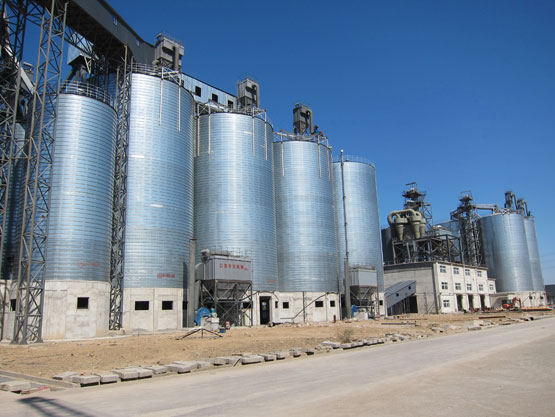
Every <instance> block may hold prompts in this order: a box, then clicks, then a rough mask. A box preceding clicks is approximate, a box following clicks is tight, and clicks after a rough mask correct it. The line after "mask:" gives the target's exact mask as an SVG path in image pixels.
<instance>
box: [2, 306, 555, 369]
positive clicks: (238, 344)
mask: <svg viewBox="0 0 555 417" xmlns="http://www.w3.org/2000/svg"><path fill="white" fill-rule="evenodd" d="M542 314H553V313H543V312H529V313H522V312H501V313H490V314H487V313H480V314H454V315H453V314H451V315H419V314H411V315H404V316H396V317H390V318H388V319H379V320H375V321H374V320H370V321H358V322H357V321H352V322H338V323H310V324H308V323H307V324H298V325H290V324H288V325H279V326H274V327H267V326H257V327H251V328H232V329H231V330H229V331H228V332H226V333H225V334H224V335H223V337H220V338H212V337H206V336H205V337H204V338H200V336H198V335H199V333H197V334H195V335H193V336H189V337H187V338H185V339H178V338H179V336H182V335H183V334H185V333H186V331H185V330H183V331H179V332H173V333H162V334H160V333H158V334H136V333H135V334H132V335H120V334H117V335H113V336H111V337H106V338H98V339H87V340H78V341H55V342H45V343H41V344H34V345H27V346H19V345H11V344H9V343H6V342H3V343H1V344H0V369H3V370H7V371H12V372H20V373H23V374H27V375H35V376H41V377H47V378H48V377H52V376H54V375H56V374H58V373H61V372H64V371H75V372H91V371H100V370H109V369H115V368H121V367H125V366H140V365H155V364H162V365H166V364H169V363H171V362H173V361H176V360H199V359H210V358H214V357H217V356H229V355H233V354H240V353H268V352H272V351H279V350H288V349H292V348H314V347H315V346H316V345H318V344H319V343H321V342H323V341H325V340H331V341H337V342H344V341H349V340H348V339H352V340H357V339H365V338H375V337H384V336H386V335H387V334H392V333H393V334H402V335H408V336H410V337H412V338H414V337H419V336H420V337H430V336H437V335H440V334H450V333H457V332H463V331H467V326H468V325H471V324H473V323H474V320H483V321H484V322H485V324H488V323H489V322H491V323H493V324H498V323H500V322H503V321H507V320H509V319H518V318H524V317H526V318H528V317H530V316H538V315H542ZM495 316H503V317H495ZM480 317H487V318H482V319H480ZM401 323H404V324H401ZM432 328H436V330H435V331H434V330H432ZM437 328H442V329H443V332H442V333H439V332H438V331H437Z"/></svg>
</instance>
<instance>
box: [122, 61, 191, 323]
mask: <svg viewBox="0 0 555 417" xmlns="http://www.w3.org/2000/svg"><path fill="white" fill-rule="evenodd" d="M180 83H181V80H180V77H179V74H178V73H176V72H174V71H169V70H167V69H163V68H157V67H150V66H134V68H133V74H132V75H131V92H130V110H129V113H130V119H129V150H128V172H127V208H126V222H125V224H126V228H125V251H124V260H125V264H124V278H123V286H124V305H125V306H124V310H139V309H141V310H142V309H144V310H150V313H149V314H150V316H149V318H145V320H144V321H143V320H142V319H141V318H139V319H137V320H136V321H134V320H133V319H131V321H125V317H124V326H126V327H132V328H147V329H154V328H157V327H158V325H157V324H156V323H155V322H153V321H152V320H153V319H152V311H154V309H155V308H156V309H157V310H158V309H160V308H159V307H157V302H158V301H164V300H160V299H159V298H157V297H159V296H160V297H162V294H164V296H165V295H168V297H169V298H168V302H170V303H171V304H167V305H168V306H169V305H171V309H169V311H170V312H171V311H174V312H175V311H178V310H180V309H181V305H180V303H179V301H178V300H179V299H180V298H179V297H182V295H183V288H184V276H185V273H186V263H188V260H189V248H188V245H189V240H190V239H191V238H192V236H193V114H194V100H193V97H192V95H191V94H190V93H189V92H188V91H186V90H185V89H184V88H183V87H181V86H180ZM159 289H167V290H168V291H166V292H160V293H159V294H158V293H156V291H155V290H159ZM170 289H171V291H170ZM143 290H144V291H143ZM126 294H127V295H126ZM135 298H136V299H135ZM162 298H163V297H162ZM137 300H140V301H141V302H142V301H143V300H144V301H145V303H146V304H141V306H140V307H138V305H135V306H133V304H132V303H133V302H135V303H136V302H137ZM174 301H175V303H174ZM149 302H152V305H150V304H148V303H149ZM126 303H130V304H126ZM176 304H177V306H176ZM168 308H169V307H168ZM133 313H134V311H133ZM168 314H169V313H168ZM124 315H125V313H124ZM175 316H176V317H177V315H175ZM176 317H174V318H173V319H175V320H177V318H176ZM173 319H172V320H173ZM172 320H169V321H168V324H167V325H166V326H168V328H169V327H175V326H176V325H178V324H176V323H177V322H175V323H174V322H173V321H172Z"/></svg>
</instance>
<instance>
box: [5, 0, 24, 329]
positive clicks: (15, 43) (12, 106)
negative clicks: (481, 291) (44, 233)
mask: <svg viewBox="0 0 555 417" xmlns="http://www.w3.org/2000/svg"><path fill="white" fill-rule="evenodd" d="M0 13H1V14H2V15H1V16H0V21H1V23H2V27H0V31H1V32H0V147H1V149H0V152H1V155H0V278H1V280H2V286H3V288H2V291H1V292H0V303H1V305H0V340H1V339H3V338H4V325H5V311H6V308H7V305H6V303H7V302H8V299H7V294H8V288H7V287H8V282H9V281H8V271H7V270H6V266H5V264H4V260H5V258H6V255H7V254H6V239H7V236H6V233H5V231H6V226H7V218H8V205H9V191H10V184H11V175H12V170H13V155H14V152H16V150H15V149H14V147H15V146H16V144H15V125H16V123H17V119H18V117H23V116H25V115H23V114H19V115H18V106H19V100H20V98H19V94H20V91H21V88H20V86H21V71H22V68H21V61H22V56H23V43H24V38H25V25H26V22H27V2H26V1H25V2H13V1H5V0H3V1H2V9H1V10H0Z"/></svg>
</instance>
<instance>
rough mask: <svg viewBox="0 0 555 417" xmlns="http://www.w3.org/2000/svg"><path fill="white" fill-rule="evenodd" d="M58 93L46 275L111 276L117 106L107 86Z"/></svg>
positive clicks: (59, 277)
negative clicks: (113, 102)
mask: <svg viewBox="0 0 555 417" xmlns="http://www.w3.org/2000/svg"><path fill="white" fill-rule="evenodd" d="M63 91H64V94H60V96H59V98H58V117H57V119H56V147H55V150H54V157H53V172H52V189H51V196H50V199H51V200H50V214H49V225H48V228H49V230H48V241H47V245H48V246H47V263H46V270H45V271H46V274H45V279H46V280H56V281H59V280H71V281H101V282H109V278H110V252H111V236H112V234H111V232H112V196H113V186H114V155H115V140H116V112H115V110H114V109H113V108H112V107H111V106H110V103H109V101H108V96H107V95H106V94H105V93H104V91H103V90H100V89H98V88H96V87H92V86H89V85H87V84H80V83H71V84H69V85H66V86H65V87H64V89H63Z"/></svg>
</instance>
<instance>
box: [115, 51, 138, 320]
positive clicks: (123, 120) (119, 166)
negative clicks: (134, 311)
mask: <svg viewBox="0 0 555 417" xmlns="http://www.w3.org/2000/svg"><path fill="white" fill-rule="evenodd" d="M132 67H133V58H132V57H131V56H130V54H129V51H128V49H127V47H125V55H124V57H123V64H122V65H121V66H120V67H119V68H118V70H117V89H118V90H117V94H116V96H117V97H116V107H117V109H116V111H117V115H118V131H117V145H116V146H117V147H116V164H115V175H114V181H115V182H114V203H113V218H112V256H111V259H110V319H109V329H110V330H119V329H121V326H122V315H123V272H124V251H125V216H126V197H127V157H128V155H127V150H128V147H129V104H130V92H131V68H132Z"/></svg>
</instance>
